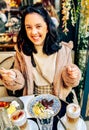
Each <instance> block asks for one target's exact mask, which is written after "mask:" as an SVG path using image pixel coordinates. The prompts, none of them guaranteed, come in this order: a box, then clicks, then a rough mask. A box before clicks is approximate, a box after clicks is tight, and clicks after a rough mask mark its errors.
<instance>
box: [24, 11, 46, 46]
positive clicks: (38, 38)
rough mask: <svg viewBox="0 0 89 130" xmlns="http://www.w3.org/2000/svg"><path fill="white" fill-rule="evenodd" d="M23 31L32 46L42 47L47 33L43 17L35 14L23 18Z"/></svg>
mask: <svg viewBox="0 0 89 130" xmlns="http://www.w3.org/2000/svg"><path fill="white" fill-rule="evenodd" d="M25 29H26V32H27V36H28V38H29V39H30V40H31V41H32V42H33V44H34V45H36V46H37V45H43V44H44V40H45V37H46V34H47V32H48V29H47V24H46V22H45V21H44V19H43V17H42V16H40V15H39V14H37V13H31V14H27V15H26V17H25Z"/></svg>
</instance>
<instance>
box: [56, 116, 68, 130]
mask: <svg viewBox="0 0 89 130" xmlns="http://www.w3.org/2000/svg"><path fill="white" fill-rule="evenodd" d="M57 118H58V120H59V121H60V122H61V124H62V126H63V128H64V129H65V130H67V128H66V126H65V125H64V123H63V122H62V120H61V119H60V117H59V116H58V115H57Z"/></svg>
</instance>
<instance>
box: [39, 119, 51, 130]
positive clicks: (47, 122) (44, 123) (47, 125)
mask: <svg viewBox="0 0 89 130" xmlns="http://www.w3.org/2000/svg"><path fill="white" fill-rule="evenodd" d="M37 123H38V126H39V128H40V130H52V128H53V117H50V118H46V119H40V118H37Z"/></svg>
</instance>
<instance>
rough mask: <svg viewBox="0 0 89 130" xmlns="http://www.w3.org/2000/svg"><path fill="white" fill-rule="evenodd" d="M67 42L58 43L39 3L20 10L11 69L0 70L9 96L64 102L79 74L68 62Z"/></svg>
mask: <svg viewBox="0 0 89 130" xmlns="http://www.w3.org/2000/svg"><path fill="white" fill-rule="evenodd" d="M71 44H72V43H71V42H70V43H64V42H61V43H59V36H58V34H57V30H56V27H55V25H54V23H53V21H52V19H51V18H50V16H49V14H48V13H47V11H46V10H45V9H44V8H43V7H42V5H41V4H38V3H37V4H35V5H31V6H29V7H27V8H26V9H25V10H24V11H23V15H22V21H21V30H20V32H19V35H18V43H17V46H16V55H15V64H14V69H11V70H6V69H4V68H2V69H1V70H0V74H1V76H0V78H1V80H2V82H3V83H4V85H5V86H6V88H7V91H8V94H9V95H15V96H21V95H31V94H43V93H51V94H54V95H56V96H58V97H60V98H61V99H64V100H66V98H67V97H68V95H69V93H70V92H71V90H72V88H73V87H76V86H77V85H78V84H79V81H80V78H81V72H80V70H79V68H78V67H77V66H76V65H74V64H73V63H72V58H71Z"/></svg>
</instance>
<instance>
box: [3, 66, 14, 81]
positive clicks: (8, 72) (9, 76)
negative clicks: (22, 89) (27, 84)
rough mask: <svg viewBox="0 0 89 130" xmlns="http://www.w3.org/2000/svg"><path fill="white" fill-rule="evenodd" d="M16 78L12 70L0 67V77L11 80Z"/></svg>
mask: <svg viewBox="0 0 89 130" xmlns="http://www.w3.org/2000/svg"><path fill="white" fill-rule="evenodd" d="M15 78H16V73H15V72H14V71H12V70H6V69H5V68H1V69H0V79H2V80H8V81H12V80H14V79H15Z"/></svg>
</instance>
